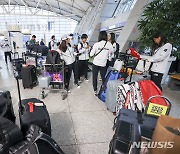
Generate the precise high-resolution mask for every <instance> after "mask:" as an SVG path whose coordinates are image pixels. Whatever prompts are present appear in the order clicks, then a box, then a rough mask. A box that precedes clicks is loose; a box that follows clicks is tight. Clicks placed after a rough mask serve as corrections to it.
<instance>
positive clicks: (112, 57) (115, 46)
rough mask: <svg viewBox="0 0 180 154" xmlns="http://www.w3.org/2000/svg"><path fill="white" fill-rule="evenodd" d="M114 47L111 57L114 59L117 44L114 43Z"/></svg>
mask: <svg viewBox="0 0 180 154" xmlns="http://www.w3.org/2000/svg"><path fill="white" fill-rule="evenodd" d="M112 46H113V52H112V56H111V57H112V58H114V57H115V54H114V53H115V52H116V42H114V43H113V45H112Z"/></svg>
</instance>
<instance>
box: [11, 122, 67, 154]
mask: <svg viewBox="0 0 180 154" xmlns="http://www.w3.org/2000/svg"><path fill="white" fill-rule="evenodd" d="M26 153H28V154H64V152H63V151H62V150H61V148H60V147H59V146H58V144H57V143H56V142H55V141H54V140H53V139H52V138H51V137H50V136H48V135H46V134H44V133H42V131H41V129H40V128H39V127H38V126H37V125H31V126H30V127H29V130H28V132H27V134H26V139H25V140H24V141H22V142H19V143H17V144H15V145H14V146H12V147H10V149H9V154H26Z"/></svg>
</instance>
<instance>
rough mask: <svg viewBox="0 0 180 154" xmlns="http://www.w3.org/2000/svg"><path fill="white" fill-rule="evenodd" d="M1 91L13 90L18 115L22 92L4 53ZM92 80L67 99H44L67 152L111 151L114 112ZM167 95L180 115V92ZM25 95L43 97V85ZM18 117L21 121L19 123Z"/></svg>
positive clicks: (92, 153)
mask: <svg viewBox="0 0 180 154" xmlns="http://www.w3.org/2000/svg"><path fill="white" fill-rule="evenodd" d="M0 66H1V67H3V69H1V70H0V90H10V91H11V94H12V99H13V105H14V110H15V113H16V115H17V117H18V93H17V88H16V80H15V79H14V78H13V73H12V68H11V67H10V66H8V67H6V66H5V64H4V60H3V59H2V56H0ZM91 83H92V81H91V79H90V81H89V82H85V81H84V82H83V83H82V84H81V88H80V89H77V88H75V87H73V85H72V84H71V87H73V89H72V92H71V93H70V94H69V96H68V98H67V99H65V100H62V99H61V95H60V93H49V94H48V96H47V97H46V98H45V99H44V102H45V104H46V106H47V109H48V111H49V113H50V118H51V124H52V137H53V139H55V140H56V141H57V143H58V144H59V145H60V146H61V148H62V149H63V151H64V152H65V153H66V154H107V153H108V148H109V147H108V146H109V142H110V140H111V138H112V135H113V131H112V126H113V119H114V116H113V114H112V113H110V112H109V111H107V109H106V107H105V105H104V104H103V102H101V101H100V100H98V98H97V97H95V96H94V94H93V89H92V84H91ZM164 94H165V95H166V96H168V97H169V98H170V100H172V103H173V105H172V110H171V113H170V115H172V116H175V117H179V118H180V112H179V110H180V102H179V101H178V100H180V92H177V91H170V90H169V89H168V88H167V87H164ZM21 95H22V98H29V97H36V98H40V88H39V87H38V86H37V87H35V88H33V89H23V88H22V86H21ZM18 123H19V122H18V119H17V124H18Z"/></svg>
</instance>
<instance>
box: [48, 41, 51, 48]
mask: <svg viewBox="0 0 180 154" xmlns="http://www.w3.org/2000/svg"><path fill="white" fill-rule="evenodd" d="M48 48H49V50H51V41H50V42H49V43H48Z"/></svg>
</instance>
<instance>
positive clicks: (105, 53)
mask: <svg viewBox="0 0 180 154" xmlns="http://www.w3.org/2000/svg"><path fill="white" fill-rule="evenodd" d="M105 43H106V41H104V40H103V41H100V42H97V43H95V44H94V46H93V48H92V50H91V52H90V56H91V57H92V56H94V55H96V54H97V53H98V52H99V51H100V50H101V49H102V48H103V47H104V45H105ZM112 52H113V46H112V44H111V43H110V42H107V43H106V45H105V47H104V49H103V50H102V51H101V52H100V53H99V54H98V55H97V56H95V57H94V60H93V64H94V65H97V66H101V67H105V66H106V63H107V60H108V59H109V61H111V58H112Z"/></svg>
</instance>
